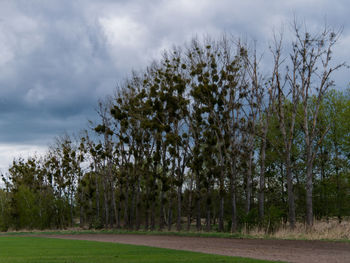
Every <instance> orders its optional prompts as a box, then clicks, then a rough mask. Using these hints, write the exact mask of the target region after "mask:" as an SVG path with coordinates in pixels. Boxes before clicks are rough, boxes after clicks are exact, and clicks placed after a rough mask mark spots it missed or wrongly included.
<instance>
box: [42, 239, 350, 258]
mask: <svg viewBox="0 0 350 263" xmlns="http://www.w3.org/2000/svg"><path fill="white" fill-rule="evenodd" d="M40 236H42V235H40ZM45 237H50V238H62V239H78V240H91V241H100V242H115V243H123V244H132V245H144V246H151V247H160V248H170V249H178V250H189V251H196V252H203V253H210V254H220V255H226V256H240V257H249V258H256V259H266V260H276V261H284V262H300V263H323V262H333V263H336V262H342V263H346V262H350V243H338V242H324V241H300V240H263V239H229V238H205V237H181V236H163V235H162V236H157V235H125V234H75V235H45Z"/></svg>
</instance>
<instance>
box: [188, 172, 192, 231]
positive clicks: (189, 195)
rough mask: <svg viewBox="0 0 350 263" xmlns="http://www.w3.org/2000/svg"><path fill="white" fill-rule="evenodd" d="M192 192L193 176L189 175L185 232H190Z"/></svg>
mask: <svg viewBox="0 0 350 263" xmlns="http://www.w3.org/2000/svg"><path fill="white" fill-rule="evenodd" d="M192 191H193V175H192V174H191V179H190V189H189V192H188V209H187V231H190V230H191V221H192Z"/></svg>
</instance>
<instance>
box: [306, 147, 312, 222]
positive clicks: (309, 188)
mask: <svg viewBox="0 0 350 263" xmlns="http://www.w3.org/2000/svg"><path fill="white" fill-rule="evenodd" d="M312 165H313V164H312V156H311V153H310V150H308V151H307V164H306V224H307V226H308V227H309V228H310V227H312V225H313V207H312V192H313V182H312V179H313V178H312V177H313V175H312Z"/></svg>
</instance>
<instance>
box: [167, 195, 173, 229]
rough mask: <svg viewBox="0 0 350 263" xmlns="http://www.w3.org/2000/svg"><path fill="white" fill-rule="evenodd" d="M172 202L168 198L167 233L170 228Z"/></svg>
mask: <svg viewBox="0 0 350 263" xmlns="http://www.w3.org/2000/svg"><path fill="white" fill-rule="evenodd" d="M172 217H173V215H172V200H171V198H170V200H169V208H168V231H171V227H172V223H173V222H172Z"/></svg>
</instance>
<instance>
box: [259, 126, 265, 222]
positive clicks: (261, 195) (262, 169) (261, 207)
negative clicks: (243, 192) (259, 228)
mask: <svg viewBox="0 0 350 263" xmlns="http://www.w3.org/2000/svg"><path fill="white" fill-rule="evenodd" d="M265 160H266V132H265V131H264V135H263V138H262V142H261V149H260V180H259V219H260V223H262V221H263V219H264V214H265V213H264V202H265Z"/></svg>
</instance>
